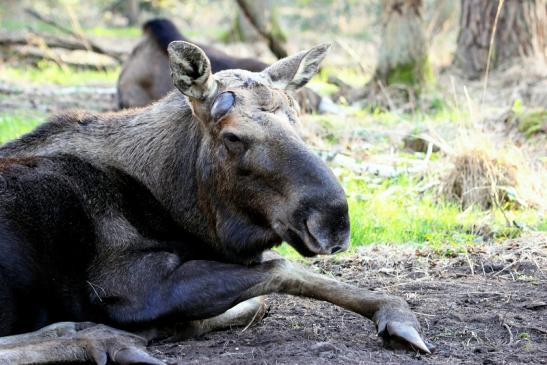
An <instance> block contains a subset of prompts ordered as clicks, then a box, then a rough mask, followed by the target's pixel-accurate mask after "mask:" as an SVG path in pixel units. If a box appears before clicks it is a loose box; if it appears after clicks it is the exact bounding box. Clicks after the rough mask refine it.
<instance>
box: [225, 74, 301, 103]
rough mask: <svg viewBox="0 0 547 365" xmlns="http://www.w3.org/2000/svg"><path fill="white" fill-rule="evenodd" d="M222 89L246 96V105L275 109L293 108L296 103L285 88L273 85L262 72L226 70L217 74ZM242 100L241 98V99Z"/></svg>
mask: <svg viewBox="0 0 547 365" xmlns="http://www.w3.org/2000/svg"><path fill="white" fill-rule="evenodd" d="M215 79H216V80H217V82H218V83H219V89H220V90H221V91H227V90H229V91H232V92H234V93H235V94H236V98H244V99H245V106H246V107H250V108H252V107H253V106H254V107H257V108H259V109H262V110H267V111H275V110H277V109H280V108H283V109H285V108H292V107H294V106H295V105H296V104H295V103H294V100H293V99H292V97H291V96H290V95H289V94H287V92H286V91H285V90H283V89H278V88H275V87H272V85H271V84H270V82H269V81H268V80H266V79H265V78H264V77H263V76H262V75H261V74H259V73H254V72H249V71H245V70H226V71H221V72H218V73H216V74H215ZM240 101H241V100H240Z"/></svg>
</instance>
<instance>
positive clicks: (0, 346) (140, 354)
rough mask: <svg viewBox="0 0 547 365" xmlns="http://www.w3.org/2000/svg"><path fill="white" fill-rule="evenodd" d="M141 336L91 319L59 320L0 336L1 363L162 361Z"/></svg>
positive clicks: (153, 362)
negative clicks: (24, 331) (21, 331)
mask: <svg viewBox="0 0 547 365" xmlns="http://www.w3.org/2000/svg"><path fill="white" fill-rule="evenodd" d="M146 342H147V341H146V340H145V339H144V338H142V337H140V336H137V335H134V334H131V333H128V332H125V331H121V330H117V329H114V328H111V327H108V326H104V325H98V324H94V323H90V322H83V323H75V322H60V323H55V324H52V325H50V326H47V327H44V328H42V329H40V330H38V331H35V332H30V333H25V334H21V335H14V336H7V337H2V338H0V364H1V365H4V364H6V365H7V364H58V363H66V362H68V363H74V362H90V361H92V362H95V363H96V364H101V365H102V364H106V363H107V362H108V361H109V360H110V361H112V362H114V363H119V364H152V365H161V364H163V362H162V361H160V360H158V359H155V358H154V357H152V356H150V355H149V354H148V353H147V352H146V351H145V350H144V348H145V346H146Z"/></svg>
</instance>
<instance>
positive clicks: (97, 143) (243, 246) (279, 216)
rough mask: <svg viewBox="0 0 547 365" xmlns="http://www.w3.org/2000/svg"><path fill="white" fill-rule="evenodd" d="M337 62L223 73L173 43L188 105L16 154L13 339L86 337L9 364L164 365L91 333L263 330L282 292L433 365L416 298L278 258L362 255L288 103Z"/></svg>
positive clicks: (26, 353)
mask: <svg viewBox="0 0 547 365" xmlns="http://www.w3.org/2000/svg"><path fill="white" fill-rule="evenodd" d="M327 49H328V46H326V45H321V46H317V47H315V48H312V49H310V50H308V51H304V52H300V53H298V54H296V55H294V56H292V57H289V58H286V59H283V60H280V61H279V62H276V63H275V64H273V65H272V66H269V67H268V68H267V69H265V70H264V71H262V72H260V73H252V72H249V71H244V70H226V71H222V72H218V73H216V74H215V75H213V74H212V71H211V65H210V62H209V60H208V58H207V56H206V55H205V53H204V52H203V51H202V50H201V49H199V48H198V47H197V46H195V45H192V44H190V43H186V42H182V41H178V42H172V43H171V44H170V46H169V59H170V68H171V70H172V77H173V83H174V85H175V86H176V88H177V90H175V91H174V92H171V93H170V94H168V96H167V97H165V98H163V99H161V100H160V101H159V102H158V103H155V104H153V105H151V106H149V107H147V108H144V109H135V110H131V111H128V112H121V113H111V114H88V113H81V112H80V113H67V114H63V115H59V116H57V117H54V118H53V119H52V120H51V121H50V122H49V123H47V124H44V125H43V126H41V127H39V128H37V129H36V130H35V131H33V132H31V133H29V134H27V135H25V136H23V137H21V138H20V139H18V140H16V141H14V142H11V143H8V144H7V145H5V146H3V147H2V148H1V149H0V155H1V156H2V160H1V161H2V169H1V170H0V176H1V181H2V182H3V184H2V190H1V193H2V194H3V196H2V199H1V200H0V217H2V219H1V220H0V231H1V232H2V233H3V234H2V235H1V236H0V237H1V239H0V245H1V246H0V248H1V250H2V251H4V252H6V251H9V252H10V253H11V254H10V255H2V256H1V257H0V278H1V281H0V300H1V303H0V304H1V305H2V308H5V310H4V311H3V312H2V321H1V322H0V333H1V334H2V335H10V334H17V333H20V332H23V331H30V330H34V329H37V328H39V327H41V326H45V325H48V324H50V323H52V322H57V321H72V322H82V323H60V324H53V325H50V326H48V327H46V328H44V329H42V330H38V331H37V332H34V333H28V334H22V335H18V336H14V337H7V338H4V339H0V359H1V360H2V361H4V360H5V361H7V362H15V363H17V362H19V363H29V362H46V361H49V362H60V361H85V360H94V361H96V362H97V363H105V362H106V361H107V359H111V360H113V361H115V362H120V363H151V364H159V363H161V362H160V361H158V360H156V359H153V358H152V357H151V356H150V355H148V354H147V353H146V352H145V351H144V350H143V347H144V346H145V344H146V340H145V338H144V337H140V336H136V335H133V334H131V333H128V332H123V331H120V330H117V329H114V328H112V327H107V326H105V325H94V324H92V323H86V321H93V322H100V323H104V324H106V325H109V326H114V327H117V328H122V329H124V330H131V331H138V332H140V331H142V330H149V329H153V328H155V327H162V326H164V325H165V324H166V323H170V322H173V321H195V320H203V322H199V325H198V327H199V328H200V331H204V330H209V329H214V328H218V327H219V323H222V324H224V325H225V324H226V323H237V322H238V321H237V320H240V319H241V318H242V317H243V318H249V313H253V312H257V311H260V310H261V308H262V305H261V303H260V300H259V299H256V298H258V297H260V296H262V295H265V294H269V293H273V292H279V293H286V294H292V295H298V296H305V297H310V298H316V299H320V300H325V301H329V302H331V303H334V304H336V305H339V306H342V307H344V308H346V309H349V310H352V311H354V312H357V313H359V314H361V315H363V316H365V317H367V318H370V319H371V320H373V321H374V322H375V324H376V326H377V328H378V332H379V334H381V335H382V336H383V337H384V338H385V339H386V340H387V341H388V342H390V343H391V342H392V341H393V342H395V343H400V344H403V345H406V346H410V347H413V348H417V349H420V350H422V351H425V352H428V348H427V346H426V345H425V344H424V342H423V341H422V339H421V337H420V335H419V334H418V331H419V328H420V327H419V324H418V321H417V319H416V317H415V316H414V314H413V313H412V312H411V311H410V309H409V307H408V305H407V303H406V302H405V301H404V300H402V299H400V298H397V297H393V296H389V295H385V294H380V293H376V292H371V291H368V290H364V289H360V288H357V287H355V286H352V285H348V284H344V283H340V282H338V281H336V280H334V279H331V278H329V277H326V276H322V275H319V274H315V273H313V272H310V271H308V270H306V269H304V268H302V267H300V266H298V265H295V264H292V263H290V262H289V261H286V260H284V259H280V258H278V259H273V260H267V261H265V260H263V254H264V252H265V251H267V250H268V249H271V248H272V247H275V246H277V245H279V244H280V243H281V242H282V241H286V242H288V243H289V244H290V245H292V246H293V247H294V248H295V249H296V250H297V251H298V252H300V253H301V254H302V255H304V256H314V255H317V254H332V253H335V252H339V251H343V250H345V249H346V248H347V247H348V244H349V229H350V227H349V216H348V205H347V201H346V197H345V193H344V190H343V189H342V187H341V186H340V184H339V182H338V181H337V179H336V177H335V176H334V175H333V174H332V172H331V171H330V170H329V169H328V167H327V166H326V165H325V164H324V163H323V162H322V161H321V160H320V159H319V158H318V157H317V156H316V155H315V154H313V153H312V152H311V151H310V150H309V149H308V147H307V146H306V145H305V144H304V142H303V141H302V139H301V138H300V136H299V134H298V130H297V124H298V117H297V112H296V110H295V103H294V101H293V100H292V97H291V96H290V95H289V94H287V93H286V92H285V91H284V90H286V89H289V90H290V89H296V88H299V87H302V86H304V85H305V84H306V82H308V81H309V80H310V78H311V77H312V76H313V75H314V73H315V72H317V69H318V67H319V64H320V62H321V61H322V59H323V58H324V57H325V55H326V52H327ZM14 278H16V279H14ZM253 298H254V299H253ZM248 300H251V302H248ZM240 303H247V304H244V306H245V308H242V307H234V306H236V305H238V304H240ZM238 308H239V309H238ZM249 308H250V309H251V310H249ZM234 311H236V313H235V314H234ZM192 323H194V324H195V323H196V322H192ZM190 327H191V326H190ZM145 332H146V334H147V335H149V336H153V335H154V334H155V333H156V332H154V331H145ZM198 333H199V331H198Z"/></svg>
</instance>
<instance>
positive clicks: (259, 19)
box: [233, 0, 288, 58]
mask: <svg viewBox="0 0 547 365" xmlns="http://www.w3.org/2000/svg"><path fill="white" fill-rule="evenodd" d="M236 2H237V4H238V6H239V9H240V11H241V13H240V14H238V16H237V18H236V21H235V22H236V23H235V24H236V26H235V27H234V28H235V29H234V30H235V31H237V32H239V33H240V34H238V35H237V36H239V38H243V36H244V34H243V32H242V29H241V28H242V27H243V24H242V23H243V21H242V20H243V19H241V18H243V17H244V18H245V19H246V20H247V21H248V22H249V23H250V24H251V25H252V27H253V28H254V29H255V30H256V32H257V33H258V34H259V35H260V36H261V37H263V38H264V39H265V40H266V41H267V42H268V47H269V48H270V50H271V51H272V53H273V54H274V55H275V56H276V57H277V58H283V57H287V55H288V54H287V51H286V50H285V47H284V45H283V43H284V42H285V41H286V38H285V35H284V34H283V31H282V30H281V27H280V26H279V22H278V21H277V17H276V13H275V11H274V8H273V4H272V2H271V0H236ZM241 15H243V17H242V16H241ZM234 30H233V31H234ZM241 40H245V39H241Z"/></svg>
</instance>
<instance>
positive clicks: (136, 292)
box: [108, 255, 429, 352]
mask: <svg viewBox="0 0 547 365" xmlns="http://www.w3.org/2000/svg"><path fill="white" fill-rule="evenodd" d="M151 256H156V257H155V259H156V260H157V261H154V260H153V259H152V257H151ZM152 263H153V267H155V268H156V269H159V268H160V267H161V266H163V268H164V270H169V269H170V270H172V271H171V272H170V273H166V272H165V271H164V270H157V271H156V272H158V276H155V275H152V276H150V275H149V276H148V277H147V278H146V282H143V281H142V280H139V281H133V282H138V283H139V284H138V286H134V287H133V286H132V287H126V289H125V290H128V292H127V294H126V295H127V296H128V297H129V296H132V297H131V298H130V300H126V301H124V302H125V303H138V306H133V305H125V304H121V305H119V304H115V305H111V306H110V308H108V311H109V313H110V315H111V317H112V319H113V320H114V321H117V322H119V323H122V324H123V323H124V322H125V323H128V324H129V323H134V322H136V321H152V320H154V319H155V318H160V317H162V316H180V317H183V318H189V319H190V318H193V319H202V318H210V317H213V316H216V315H219V314H220V313H223V312H225V311H226V310H228V309H229V308H231V307H233V306H234V305H236V304H237V303H240V302H242V301H245V300H247V299H250V298H254V297H257V296H261V295H266V294H270V293H275V292H277V293H285V294H292V295H297V296H303V297H308V298H314V299H319V300H323V301H327V302H330V303H333V304H335V305H338V306H341V307H343V308H346V309H348V310H351V311H353V312H356V313H359V314H361V315H363V316H365V317H367V318H370V319H371V320H373V321H374V323H375V324H376V327H377V329H378V333H379V334H380V335H381V336H382V337H383V338H384V340H387V342H390V343H400V344H403V345H406V347H411V348H414V349H419V350H421V351H424V352H429V350H428V348H427V346H426V345H425V343H424V342H423V340H422V339H421V337H420V335H419V328H420V327H419V324H418V321H417V319H416V317H415V316H414V314H413V313H412V311H411V310H410V308H409V307H408V304H407V303H406V302H405V301H404V300H403V299H401V298H398V297H394V296H390V295H386V294H379V293H373V292H371V291H368V290H365V289H361V288H358V287H355V286H353V285H349V284H344V283H341V282H339V281H336V280H334V279H331V278H328V277H325V276H323V275H319V274H315V273H313V272H310V271H308V270H306V269H304V268H302V267H300V266H298V265H296V264H293V263H290V262H288V261H286V260H272V261H268V262H265V263H262V264H258V265H254V266H249V267H247V266H241V265H234V264H225V263H219V262H213V261H189V262H185V263H180V264H178V265H176V266H174V265H173V260H172V259H168V260H164V264H162V262H161V260H160V257H159V256H157V255H150V256H148V257H147V258H142V257H141V258H140V260H139V261H137V262H135V261H132V262H131V263H128V264H131V265H132V266H131V267H132V268H133V271H132V272H138V266H140V265H143V266H145V267H147V266H151V264H152ZM162 271H163V272H162ZM122 272H123V271H122ZM128 272H131V271H128ZM116 280H123V281H124V282H128V280H126V279H125V278H116ZM135 296H139V297H137V298H136V297H135ZM122 303H123V302H122ZM142 303H150V304H149V305H143V304H142Z"/></svg>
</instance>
